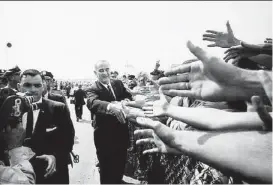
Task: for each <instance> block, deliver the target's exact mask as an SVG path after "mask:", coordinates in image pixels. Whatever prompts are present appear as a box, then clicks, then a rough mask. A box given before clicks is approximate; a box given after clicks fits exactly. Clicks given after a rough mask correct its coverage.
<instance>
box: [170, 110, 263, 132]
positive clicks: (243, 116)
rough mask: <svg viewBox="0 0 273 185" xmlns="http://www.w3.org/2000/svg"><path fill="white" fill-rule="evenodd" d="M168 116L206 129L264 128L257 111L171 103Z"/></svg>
mask: <svg viewBox="0 0 273 185" xmlns="http://www.w3.org/2000/svg"><path fill="white" fill-rule="evenodd" d="M166 116H168V117H172V118H174V119H176V120H179V121H182V122H185V123H187V124H188V125H191V126H193V127H195V128H199V129H204V130H234V129H253V130H262V125H263V122H262V120H261V119H260V118H259V115H258V114H257V113H256V112H226V111H223V110H217V109H213V108H186V107H179V106H173V105H170V106H169V108H168V109H167V111H166Z"/></svg>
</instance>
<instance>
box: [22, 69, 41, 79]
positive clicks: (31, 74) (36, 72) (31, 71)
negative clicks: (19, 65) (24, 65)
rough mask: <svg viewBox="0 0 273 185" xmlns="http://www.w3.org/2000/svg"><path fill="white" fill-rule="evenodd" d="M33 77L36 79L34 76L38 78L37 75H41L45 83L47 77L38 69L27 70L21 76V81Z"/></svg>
mask: <svg viewBox="0 0 273 185" xmlns="http://www.w3.org/2000/svg"><path fill="white" fill-rule="evenodd" d="M28 75H29V76H32V77H34V76H36V75H39V76H40V77H41V78H42V80H43V81H44V80H45V77H44V76H43V75H41V73H40V71H38V70H36V69H27V70H25V71H23V72H22V73H21V74H20V80H22V78H23V77H24V76H28Z"/></svg>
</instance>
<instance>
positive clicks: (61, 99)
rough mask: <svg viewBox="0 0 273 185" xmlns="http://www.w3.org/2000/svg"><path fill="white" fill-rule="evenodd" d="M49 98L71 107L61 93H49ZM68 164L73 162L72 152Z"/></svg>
mask: <svg viewBox="0 0 273 185" xmlns="http://www.w3.org/2000/svg"><path fill="white" fill-rule="evenodd" d="M48 99H49V100H53V101H57V102H61V103H64V104H65V107H66V109H67V110H68V112H69V113H70V111H69V107H68V105H67V102H66V99H65V97H64V96H62V95H60V94H56V93H48ZM68 164H72V159H71V156H70V154H69V153H68Z"/></svg>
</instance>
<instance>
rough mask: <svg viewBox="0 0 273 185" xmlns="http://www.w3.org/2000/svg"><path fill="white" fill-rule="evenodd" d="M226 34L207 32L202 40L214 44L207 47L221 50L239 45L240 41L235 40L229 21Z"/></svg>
mask: <svg viewBox="0 0 273 185" xmlns="http://www.w3.org/2000/svg"><path fill="white" fill-rule="evenodd" d="M226 26H227V33H225V32H218V31H214V30H207V31H206V32H207V33H206V34H204V35H203V40H206V41H210V42H214V43H213V44H209V45H208V47H216V46H217V47H221V48H230V47H232V46H236V45H239V44H240V41H239V40H238V39H236V38H235V36H234V34H233V31H232V29H231V26H230V24H229V21H227V24H226Z"/></svg>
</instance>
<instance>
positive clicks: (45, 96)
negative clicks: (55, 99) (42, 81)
mask: <svg viewBox="0 0 273 185" xmlns="http://www.w3.org/2000/svg"><path fill="white" fill-rule="evenodd" d="M44 98H45V99H48V91H47V92H46V94H45V95H44Z"/></svg>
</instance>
